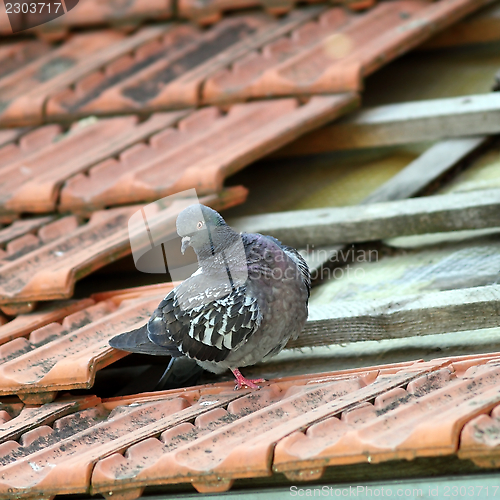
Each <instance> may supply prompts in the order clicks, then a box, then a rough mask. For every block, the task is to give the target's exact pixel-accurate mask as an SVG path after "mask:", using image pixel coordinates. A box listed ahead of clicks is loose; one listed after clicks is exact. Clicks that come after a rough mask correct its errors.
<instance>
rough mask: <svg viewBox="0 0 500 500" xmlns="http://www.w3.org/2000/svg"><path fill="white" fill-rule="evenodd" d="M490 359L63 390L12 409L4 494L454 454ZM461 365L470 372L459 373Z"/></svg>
mask: <svg viewBox="0 0 500 500" xmlns="http://www.w3.org/2000/svg"><path fill="white" fill-rule="evenodd" d="M127 307H131V306H127ZM495 356H496V358H494V359H492V355H488V356H486V357H483V356H476V357H475V359H474V358H473V357H470V356H468V357H464V358H443V359H439V360H434V361H432V362H428V363H422V362H415V363H413V364H412V363H401V364H395V365H387V366H379V367H369V368H361V369H358V370H350V371H348V372H346V371H344V372H330V373H323V374H315V375H308V376H305V375H304V376H301V377H288V378H284V379H277V380H275V381H270V382H269V383H266V384H265V386H264V387H263V388H262V389H260V390H258V391H248V390H243V391H234V390H232V383H223V384H218V385H209V386H198V387H193V388H187V389H176V390H171V391H164V392H157V393H149V394H139V395H133V396H127V397H125V398H112V399H109V400H104V401H103V402H102V403H100V402H99V401H98V400H93V401H92V400H90V399H84V400H83V401H82V400H79V401H78V402H77V401H75V403H77V404H80V405H86V406H85V407H86V409H82V408H81V407H80V408H79V407H78V406H77V407H76V408H69V407H68V404H69V403H70V401H71V399H68V398H66V399H63V400H59V401H56V402H54V403H50V404H46V405H44V406H42V407H41V408H39V409H37V410H36V411H35V410H32V409H26V410H23V411H21V410H20V408H19V407H16V410H15V411H14V410H12V409H10V413H11V414H12V413H15V414H16V415H20V416H23V418H21V419H18V420H17V422H16V417H14V418H13V419H12V420H9V417H10V416H11V415H7V420H8V421H7V422H6V424H4V425H3V427H0V432H1V431H2V430H3V429H4V428H5V427H6V426H7V432H8V429H9V426H10V428H14V429H15V432H14V436H18V435H19V434H20V433H21V432H23V434H22V435H21V436H20V439H19V442H17V443H16V442H15V441H6V442H5V443H4V444H3V445H2V446H0V463H2V465H3V470H2V479H1V480H0V492H2V493H6V492H7V491H9V492H10V493H15V494H16V495H18V496H19V497H30V496H31V497H33V496H35V495H39V494H41V493H43V495H45V496H49V495H54V494H56V493H57V494H64V493H92V494H95V493H102V494H106V495H107V496H108V495H111V494H112V495H113V497H115V496H116V497H118V498H129V499H133V498H137V497H139V496H140V494H141V493H142V490H143V489H144V487H146V486H151V485H161V484H171V483H192V484H193V485H194V486H195V488H197V489H198V490H199V491H203V492H209V491H223V490H226V489H228V488H229V487H230V486H231V484H232V482H233V481H234V479H237V478H245V477H246V478H254V477H259V476H270V475H272V474H273V473H274V472H276V471H284V472H285V473H286V475H287V476H288V477H289V478H290V479H291V480H293V481H296V480H312V479H317V478H319V477H320V476H321V474H322V472H323V469H324V467H325V466H326V465H328V464H330V463H333V464H346V463H352V462H353V461H360V460H362V461H366V460H367V459H368V460H369V461H372V462H373V461H379V460H391V459H393V458H399V459H401V458H406V459H409V458H413V457H414V455H413V454H412V452H415V454H417V455H426V456H436V455H440V454H453V453H455V452H456V450H457V447H458V437H459V434H460V430H461V427H462V425H463V423H465V422H466V421H467V420H469V419H471V418H473V417H474V416H476V415H477V414H479V413H486V412H488V411H489V409H491V408H492V407H493V406H494V405H495V404H496V403H495V401H496V402H498V398H499V396H498V395H495V394H494V393H495V390H494V388H495V385H497V384H498V377H499V376H500V369H499V367H498V363H499V360H500V355H499V354H498V353H497V354H496V355H495ZM488 361H490V362H489V363H488ZM461 362H465V363H468V362H471V363H475V364H472V365H471V367H472V368H473V369H475V370H476V371H474V370H472V369H471V368H469V372H464V373H462V372H460V376H457V375H456V373H455V372H454V371H453V369H454V366H455V364H457V363H458V364H459V363H461ZM496 392H497V391H496ZM5 408H6V409H8V407H5ZM23 412H24V413H23ZM58 412H67V413H69V414H67V415H66V416H64V417H62V418H60V413H58ZM436 415H439V428H438V429H439V430H436V427H435V425H436ZM494 416H495V417H496V414H495V415H494ZM54 420H55V421H54ZM51 421H52V422H53V423H52V424H51ZM9 422H10V423H9ZM40 424H43V425H42V426H40V427H37V426H39V425H40ZM32 429H33V430H32ZM26 431H28V432H26ZM0 436H1V434H0ZM410 441H412V443H413V444H412V448H411V449H410V448H405V446H406V444H407V443H409V442H410ZM342 443H345V445H344V446H342V447H341V444H342ZM275 446H276V449H275V452H274V455H273V450H274V448H275ZM335 446H337V449H338V453H337V454H336V455H334V454H332V453H333V451H332V450H334V449H335ZM75 449H78V453H75V452H74V451H75ZM362 450H365V453H364V454H360V453H361V451H362ZM124 451H125V453H123V452H124ZM370 457H371V458H370ZM49 463H50V470H49V471H47V470H46V468H47V464H49ZM62 477H64V481H63V480H62V479H61V478H62Z"/></svg>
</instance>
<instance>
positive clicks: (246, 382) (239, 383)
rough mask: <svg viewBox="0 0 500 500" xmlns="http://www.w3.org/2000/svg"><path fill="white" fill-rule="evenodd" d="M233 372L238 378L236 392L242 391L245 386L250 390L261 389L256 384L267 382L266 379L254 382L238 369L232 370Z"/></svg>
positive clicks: (254, 380)
mask: <svg viewBox="0 0 500 500" xmlns="http://www.w3.org/2000/svg"><path fill="white" fill-rule="evenodd" d="M231 371H232V372H233V375H234V376H235V377H236V385H235V387H234V390H235V391H237V390H238V389H241V388H242V387H243V386H246V387H249V388H250V389H260V386H259V385H257V383H256V382H265V381H266V379H263V378H256V379H253V380H249V379H247V378H245V377H244V376H243V375H242V374H241V372H240V371H239V370H238V368H231Z"/></svg>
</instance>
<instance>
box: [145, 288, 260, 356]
mask: <svg viewBox="0 0 500 500" xmlns="http://www.w3.org/2000/svg"><path fill="white" fill-rule="evenodd" d="M187 283H188V282H187V281H186V282H184V283H183V285H186V284H187ZM179 288H180V290H179V289H175V290H172V292H170V293H169V294H168V295H167V296H166V297H165V299H163V301H162V302H161V303H160V305H159V306H158V308H157V310H156V311H155V312H154V314H153V316H152V317H151V319H150V320H149V322H148V336H149V338H150V340H151V341H152V342H154V343H155V344H158V345H160V346H165V347H168V346H171V345H172V343H174V344H175V345H176V346H177V348H178V349H179V350H180V351H181V352H182V353H184V354H186V355H187V356H189V357H191V358H195V359H197V360H198V361H222V360H224V359H225V358H226V357H227V355H228V354H229V352H230V351H231V350H234V349H237V348H238V347H239V346H240V345H241V344H242V343H244V342H245V341H246V340H247V339H248V338H249V337H250V336H251V335H252V333H253V332H254V331H256V330H257V328H258V327H259V325H260V322H261V320H262V315H261V313H260V310H259V306H258V304H257V299H256V298H255V297H251V296H249V295H248V294H247V293H246V286H245V285H243V286H240V287H238V288H234V289H231V288H229V289H228V293H227V294H226V295H224V296H222V297H219V298H216V299H214V300H211V301H206V300H202V297H201V295H203V296H204V297H206V295H207V294H206V292H204V293H203V294H200V295H199V296H196V295H193V296H192V297H190V298H191V301H192V302H193V304H194V305H193V307H190V308H186V307H183V301H182V293H183V292H184V293H187V292H191V293H192V292H193V289H190V288H188V289H187V292H186V290H185V289H184V290H183V289H182V288H186V287H185V286H184V287H182V288H181V287H179ZM193 288H194V287H193Z"/></svg>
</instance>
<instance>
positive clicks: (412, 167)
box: [302, 136, 488, 270]
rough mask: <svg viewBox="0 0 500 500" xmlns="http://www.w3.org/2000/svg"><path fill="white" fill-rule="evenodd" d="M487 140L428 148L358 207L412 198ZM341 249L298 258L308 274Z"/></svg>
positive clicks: (449, 142) (462, 140)
mask: <svg viewBox="0 0 500 500" xmlns="http://www.w3.org/2000/svg"><path fill="white" fill-rule="evenodd" d="M487 140H488V137H487V136H480V137H465V138H460V139H448V140H444V141H441V142H438V143H437V144H435V145H434V146H431V147H430V148H429V149H428V150H427V151H425V152H424V153H423V154H422V155H420V156H419V157H418V158H417V159H415V160H414V161H412V162H411V163H410V164H409V165H407V166H406V167H405V168H404V169H403V170H401V172H399V173H398V174H396V175H395V176H394V177H392V178H391V179H389V180H388V181H387V182H385V183H384V184H382V186H380V187H379V188H378V189H376V190H375V191H374V192H373V193H372V194H370V195H369V196H368V197H367V198H365V199H364V200H363V201H361V202H360V205H366V204H369V203H380V202H384V201H392V200H404V199H406V198H411V197H412V196H415V195H416V194H418V193H419V192H420V191H422V190H423V189H424V188H426V187H427V186H428V185H429V184H431V183H432V182H434V181H435V180H436V179H438V178H439V177H441V176H442V175H444V174H445V173H446V172H448V171H449V170H451V169H452V168H454V167H455V166H456V165H457V164H458V163H459V162H461V161H463V160H465V159H466V158H467V157H468V156H469V155H470V154H472V153H473V152H474V151H476V150H477V149H478V148H479V147H481V146H482V145H483V144H484V143H485V142H487ZM342 249H345V247H344V246H342V245H334V246H330V247H326V248H322V249H321V252H319V251H317V250H318V249H316V251H313V252H310V251H309V252H308V251H306V250H305V249H304V251H302V254H303V256H304V258H305V259H306V262H307V264H308V266H309V268H310V269H311V270H318V269H320V268H321V266H323V265H324V264H325V263H326V262H328V261H332V262H333V261H335V260H337V261H338V259H336V256H337V254H338V252H339V251H340V250H342Z"/></svg>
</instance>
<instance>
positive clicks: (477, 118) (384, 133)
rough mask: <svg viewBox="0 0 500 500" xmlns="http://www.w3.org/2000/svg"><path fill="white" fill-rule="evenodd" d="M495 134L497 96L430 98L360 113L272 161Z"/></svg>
mask: <svg viewBox="0 0 500 500" xmlns="http://www.w3.org/2000/svg"><path fill="white" fill-rule="evenodd" d="M471 131H473V132H474V134H477V135H482V134H496V133H498V132H500V94H495V93H491V94H480V95H470V96H463V97H453V98H448V99H432V100H427V101H415V102H407V103H399V104H389V105H386V106H377V107H374V108H366V109H364V110H362V111H359V112H357V113H353V114H351V115H350V116H347V117H345V118H342V119H341V120H339V121H337V122H335V123H333V124H330V125H327V126H325V127H323V128H322V129H320V130H317V131H314V132H312V133H309V134H307V135H305V136H303V137H301V138H300V139H298V140H297V141H295V142H293V143H292V144H290V145H288V146H286V147H284V148H282V149H281V150H280V151H278V152H277V153H276V156H296V155H306V154H316V153H324V152H329V151H339V150H345V149H353V148H366V147H378V146H389V145H396V144H410V143H416V142H422V141H428V140H438V139H444V138H451V137H464V136H468V135H470V133H471Z"/></svg>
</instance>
